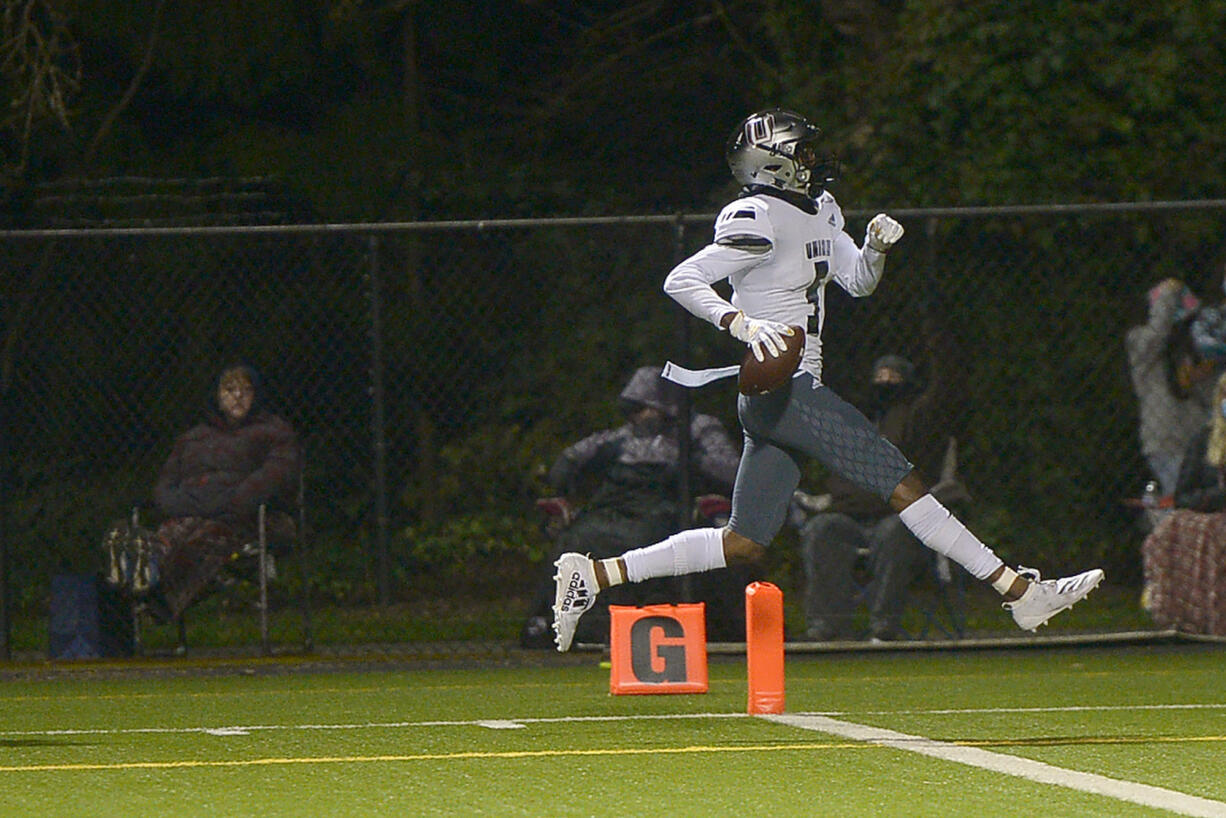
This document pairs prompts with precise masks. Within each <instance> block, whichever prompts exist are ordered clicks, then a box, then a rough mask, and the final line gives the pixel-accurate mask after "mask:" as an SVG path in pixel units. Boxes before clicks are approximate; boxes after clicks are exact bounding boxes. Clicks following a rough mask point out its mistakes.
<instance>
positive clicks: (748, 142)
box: [726, 108, 839, 198]
mask: <svg viewBox="0 0 1226 818" xmlns="http://www.w3.org/2000/svg"><path fill="white" fill-rule="evenodd" d="M821 134H822V132H821V131H820V130H819V129H818V128H817V127H816V126H814V125H811V124H809V122H808V120H806V119H805V118H804V117H803V116H801V115H800V114H796V113H793V112H791V111H785V110H783V109H782V108H772V109H771V110H769V111H759V112H758V113H756V114H750V115H749V116H747V117H746V118H745V119H744V120H742V122H741V124H740V125H738V126H737V129H736V130H735V131H733V132H732V136H731V137H729V139H728V147H727V154H726V155H727V158H728V167H729V168H731V169H732V175H733V176H734V177H736V180H737V181H738V182H740V183H741V184H743V185H746V186H749V185H764V186H766V187H773V188H776V189H778V190H790V191H793V192H795V193H803V194H805V195H807V196H812V197H814V198H816V197H817V196H820V195H821V193H822V191H823V190H825V189H826V185H827V184H829V183H830V182H833V181H834V180H835V179H836V178H838V167H839V165H838V160H836V159H835V158H834V157H833V156H831V155H829V154H826V155H823V154H822V153H821V152H820V151H819V150H818V140H819V139H820V137H821Z"/></svg>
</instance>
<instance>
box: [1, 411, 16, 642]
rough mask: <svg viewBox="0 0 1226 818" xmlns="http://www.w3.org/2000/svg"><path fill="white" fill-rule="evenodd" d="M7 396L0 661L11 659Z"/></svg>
mask: <svg viewBox="0 0 1226 818" xmlns="http://www.w3.org/2000/svg"><path fill="white" fill-rule="evenodd" d="M7 408H8V396H7V395H6V394H5V393H4V392H0V660H3V661H5V662H8V661H10V660H11V659H12V658H13V645H12V635H13V629H12V627H11V624H10V622H9V610H10V607H9V538H8V506H9V494H8V484H9V480H8V478H9V452H10V446H11V445H12V442H11V441H10V440H8V439H7V438H8V434H7V432H8V428H9V426H8V412H7V411H6V410H7Z"/></svg>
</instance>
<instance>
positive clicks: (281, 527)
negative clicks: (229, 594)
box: [107, 365, 299, 619]
mask: <svg viewBox="0 0 1226 818" xmlns="http://www.w3.org/2000/svg"><path fill="white" fill-rule="evenodd" d="M259 390H260V377H259V375H258V373H257V372H256V371H255V370H254V369H253V368H252V367H250V366H246V365H235V366H230V367H227V368H226V369H224V370H222V372H221V374H220V375H219V377H218V380H217V391H216V394H215V404H214V405H213V406H211V407H210V409H209V411H208V412H207V414H206V417H205V419H204V420H203V421H202V422H201V423H199V424H197V425H196V426H193V427H192V428H190V429H188V430H187V431H186V432H184V433H183V434H181V435H180V436H179V437H178V439H177V440H175V443H174V447H173V448H172V450H171V453H170V457H169V458H168V459H167V460H166V463H165V464H164V465H163V466H162V469H161V472H160V474H159V475H158V479H157V483H156V485H155V486H154V489H153V499H154V502H155V505H156V510H157V512H158V514H159V516H160V518H161V523H160V525H159V526H158V528H157V529H156V531H154V532H152V533H150V532H148V531H142V530H132V528H131V527H130V526H129V525H126V524H123V525H119V526H116V527H115V528H113V529H112V531H111V532H110V533H109V534H108V537H107V546H108V551H109V554H110V571H109V572H108V578H109V579H110V580H111V581H112V583H115V584H124V585H126V586H127V589H128V590H129V591H131V592H133V593H135V594H139V595H145V594H148V595H149V598H150V600H151V604H152V606H153V609H154V610H155V612H159V613H161V615H162V616H163V617H164V618H167V619H174V618H177V617H178V616H180V615H181V614H182V613H183V611H184V610H186V608H187V607H188V606H190V605H191V604H192V603H193V602H195V601H196V600H197V599H198V598H199V597H200V596H201V595H202V594H203V592H204V591H205V590H206V589H207V587H208V586H209V584H210V583H211V582H212V581H213V580H214V579H216V578H217V576H218V574H219V572H220V571H221V569H222V568H223V567H225V566H226V565H227V564H228V563H229V562H231V561H232V560H233V559H234V557H235V555H238V554H241V553H242V551H243V548H244V546H246V545H248V544H249V543H251V542H253V541H254V540H255V539H256V538H257V527H258V511H259V507H260V505H262V504H265V503H268V504H272V505H276V504H278V503H280V504H281V505H283V506H288V505H290V503H291V502H292V498H293V496H294V492H295V488H296V486H297V479H296V478H297V473H298V468H299V450H298V441H297V436H296V435H295V432H294V430H293V428H292V427H291V426H290V425H289V423H287V422H286V421H285V420H283V419H282V418H280V417H278V416H277V415H275V414H273V413H272V412H270V411H268V410H266V409H265V408H264V407H263V406H262V405H261V402H260V391H259ZM265 522H266V526H267V528H268V531H269V536H271V537H274V538H278V537H285V536H290V535H292V533H293V520H292V518H290V517H289V516H288V515H286V514H284V513H273V514H270V515H267V516H266V521H265ZM125 563H126V564H125Z"/></svg>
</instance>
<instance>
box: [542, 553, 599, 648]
mask: <svg viewBox="0 0 1226 818" xmlns="http://www.w3.org/2000/svg"><path fill="white" fill-rule="evenodd" d="M554 566H556V567H557V569H558V573H556V574H554V575H553V581H554V595H553V630H554V637H553V638H554V641H555V642H556V643H557V645H558V652H559V653H565V652H566V651H568V650H570V643H571V640H572V639H574V638H575V626H576V625H578V624H579V617H581V616H583V614H584V612H585V611H587V610H588V609H589V608H591V607H592V604H593V603H594V602H595V601H596V594H598V593H600V588H599V587H598V586H597V585H596V568H595V566H594V565H593V564H592V560H591V558H589V557H585V556H583V555H582V554H576V553H573V552H571V553H567V554H563V555H562V556H560V557H558V561H557V562H555V563H554Z"/></svg>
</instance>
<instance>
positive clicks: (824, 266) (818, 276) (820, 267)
mask: <svg viewBox="0 0 1226 818" xmlns="http://www.w3.org/2000/svg"><path fill="white" fill-rule="evenodd" d="M829 272H830V262H827V261H815V262H813V275H814V278H813V286H812V287H810V288H809V292H808V295H807V296H806V297H805V300H806V301H808V302H809V303H810V304H812V305H813V314H812V315H810V316H809V326H808V331H809V333H810V334H813V335H816V334H817V331H818V325H817V322H818V319H819V318H820V317H821V316H820V314H819V313H818V311H819V310H820V309H821V305H820V304H818V303H817V300H818V298H819V297H820V295H821V292H822V286H823V285H824V284H825V283H826V274H827V273H829Z"/></svg>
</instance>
